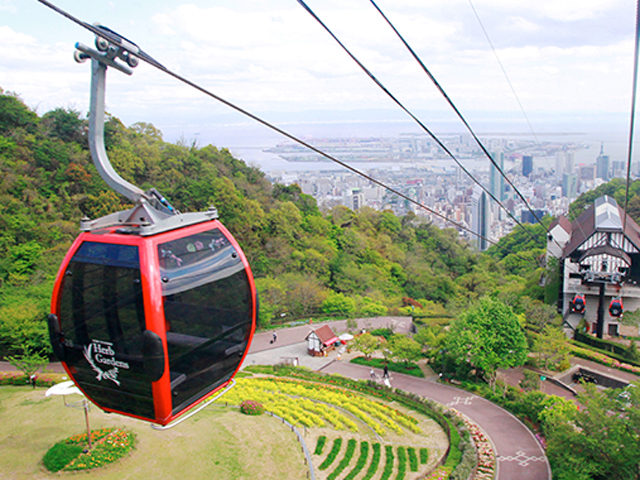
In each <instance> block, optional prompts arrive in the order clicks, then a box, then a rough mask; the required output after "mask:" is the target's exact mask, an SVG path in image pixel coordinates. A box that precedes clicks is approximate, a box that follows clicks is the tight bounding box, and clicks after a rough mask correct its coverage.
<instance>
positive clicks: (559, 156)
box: [556, 150, 565, 178]
mask: <svg viewBox="0 0 640 480" xmlns="http://www.w3.org/2000/svg"><path fill="white" fill-rule="evenodd" d="M564 164H565V156H564V152H563V151H562V150H558V151H557V152H556V178H562V174H563V173H564Z"/></svg>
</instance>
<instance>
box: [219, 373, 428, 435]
mask: <svg viewBox="0 0 640 480" xmlns="http://www.w3.org/2000/svg"><path fill="white" fill-rule="evenodd" d="M245 398H253V399H254V400H256V401H259V402H260V403H262V404H263V405H264V407H265V409H267V410H269V411H271V412H273V413H275V414H277V415H278V416H280V417H282V418H285V419H286V420H287V421H289V422H290V423H293V424H296V425H305V426H307V427H314V426H316V427H323V426H325V422H328V423H330V424H331V425H332V426H333V427H334V428H336V429H338V430H340V429H345V428H346V429H349V430H351V431H353V432H357V430H358V426H357V424H356V423H355V422H354V421H353V420H351V419H350V418H348V417H347V416H346V415H344V414H343V413H342V412H341V411H339V410H338V409H336V408H335V406H337V407H339V408H341V409H343V410H346V411H347V412H349V413H351V414H352V415H353V416H355V417H356V418H358V419H359V420H361V421H363V422H364V423H365V424H366V425H368V426H369V427H370V428H372V429H373V430H374V431H375V432H376V433H377V434H378V435H384V434H385V428H386V429H389V430H392V431H394V432H395V433H396V434H398V435H401V434H402V433H403V428H406V429H408V430H410V431H412V432H413V433H420V428H419V427H418V425H417V423H418V422H417V420H416V419H415V418H413V417H411V416H410V415H407V414H405V413H403V412H401V411H400V410H397V409H395V408H392V407H389V406H387V405H384V404H383V403H380V402H378V401H375V400H371V399H368V398H366V397H364V396H362V395H358V394H355V393H354V392H353V391H347V390H344V389H341V388H337V387H333V386H319V385H318V384H317V383H310V382H307V381H300V380H294V379H283V378H240V379H238V380H237V383H236V387H235V388H234V389H232V390H231V391H230V392H228V393H227V394H226V395H225V396H224V397H222V398H221V399H220V400H218V401H219V402H222V401H224V402H227V403H234V404H238V403H239V402H240V401H241V400H242V399H245ZM383 425H384V426H383Z"/></svg>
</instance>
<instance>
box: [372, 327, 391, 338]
mask: <svg viewBox="0 0 640 480" xmlns="http://www.w3.org/2000/svg"><path fill="white" fill-rule="evenodd" d="M371 335H374V336H376V337H384V338H385V339H387V340H389V339H390V338H391V335H393V330H391V329H390V328H376V329H375V330H371Z"/></svg>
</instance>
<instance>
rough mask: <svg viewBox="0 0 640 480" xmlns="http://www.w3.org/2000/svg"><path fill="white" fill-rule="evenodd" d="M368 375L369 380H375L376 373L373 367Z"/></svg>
mask: <svg viewBox="0 0 640 480" xmlns="http://www.w3.org/2000/svg"><path fill="white" fill-rule="evenodd" d="M370 375H371V380H375V379H376V371H375V370H374V369H373V367H371V372H370Z"/></svg>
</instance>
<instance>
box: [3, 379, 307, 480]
mask: <svg viewBox="0 0 640 480" xmlns="http://www.w3.org/2000/svg"><path fill="white" fill-rule="evenodd" d="M44 392H45V389H36V390H33V389H31V388H28V387H13V386H3V387H0V425H2V428H0V479H11V480H21V479H25V480H26V479H29V480H31V479H49V478H51V479H54V478H55V479H59V478H60V477H61V476H63V477H64V476H67V475H60V474H51V473H48V472H46V470H45V469H44V466H43V465H42V457H43V456H44V454H45V453H46V452H47V450H48V449H49V448H50V447H51V446H52V445H53V444H54V443H56V442H57V441H59V440H62V439H64V438H67V437H69V436H71V435H75V434H78V433H83V432H85V431H86V430H85V423H84V414H83V411H82V410H78V409H73V408H67V407H65V406H64V404H63V401H62V399H61V398H59V397H58V398H48V399H47V398H45V397H44ZM69 398H72V397H69ZM77 398H79V397H77ZM90 421H91V428H92V429H97V428H102V427H120V428H124V429H126V430H130V431H133V432H135V434H136V436H137V440H136V445H137V447H136V450H134V451H133V453H132V454H131V455H129V456H127V457H125V458H124V459H122V460H120V461H118V462H117V463H115V464H113V465H111V466H109V467H108V468H104V469H98V470H93V471H91V474H90V475H91V478H92V479H114V480H115V479H118V480H120V479H124V478H126V479H145V480H146V479H149V478H153V479H154V480H161V479H171V480H173V479H175V478H212V479H216V480H218V479H220V480H227V479H228V480H241V479H255V478H260V479H283V480H284V479H287V480H289V479H301V478H306V474H307V471H308V470H307V469H306V466H305V464H304V458H303V454H302V452H301V449H300V445H299V444H298V442H297V440H296V438H295V435H293V434H292V433H291V431H289V430H288V429H286V428H283V426H282V424H281V423H279V422H278V421H276V420H275V419H273V418H271V417H269V416H266V415H262V416H258V417H255V416H248V415H242V414H241V413H240V412H239V411H237V410H235V409H230V408H223V407H219V406H210V407H208V408H206V409H205V410H203V411H202V412H200V413H199V414H198V415H196V416H194V417H193V418H191V419H189V420H187V421H185V422H183V423H182V424H180V425H178V426H177V427H175V428H173V429H171V430H167V431H157V430H154V429H152V428H151V427H150V426H149V424H148V423H145V422H142V421H138V420H134V419H129V418H127V417H123V416H118V415H107V414H104V413H103V412H101V411H100V410H98V409H96V408H93V409H92V410H91V413H90ZM75 477H77V475H73V478H75Z"/></svg>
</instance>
